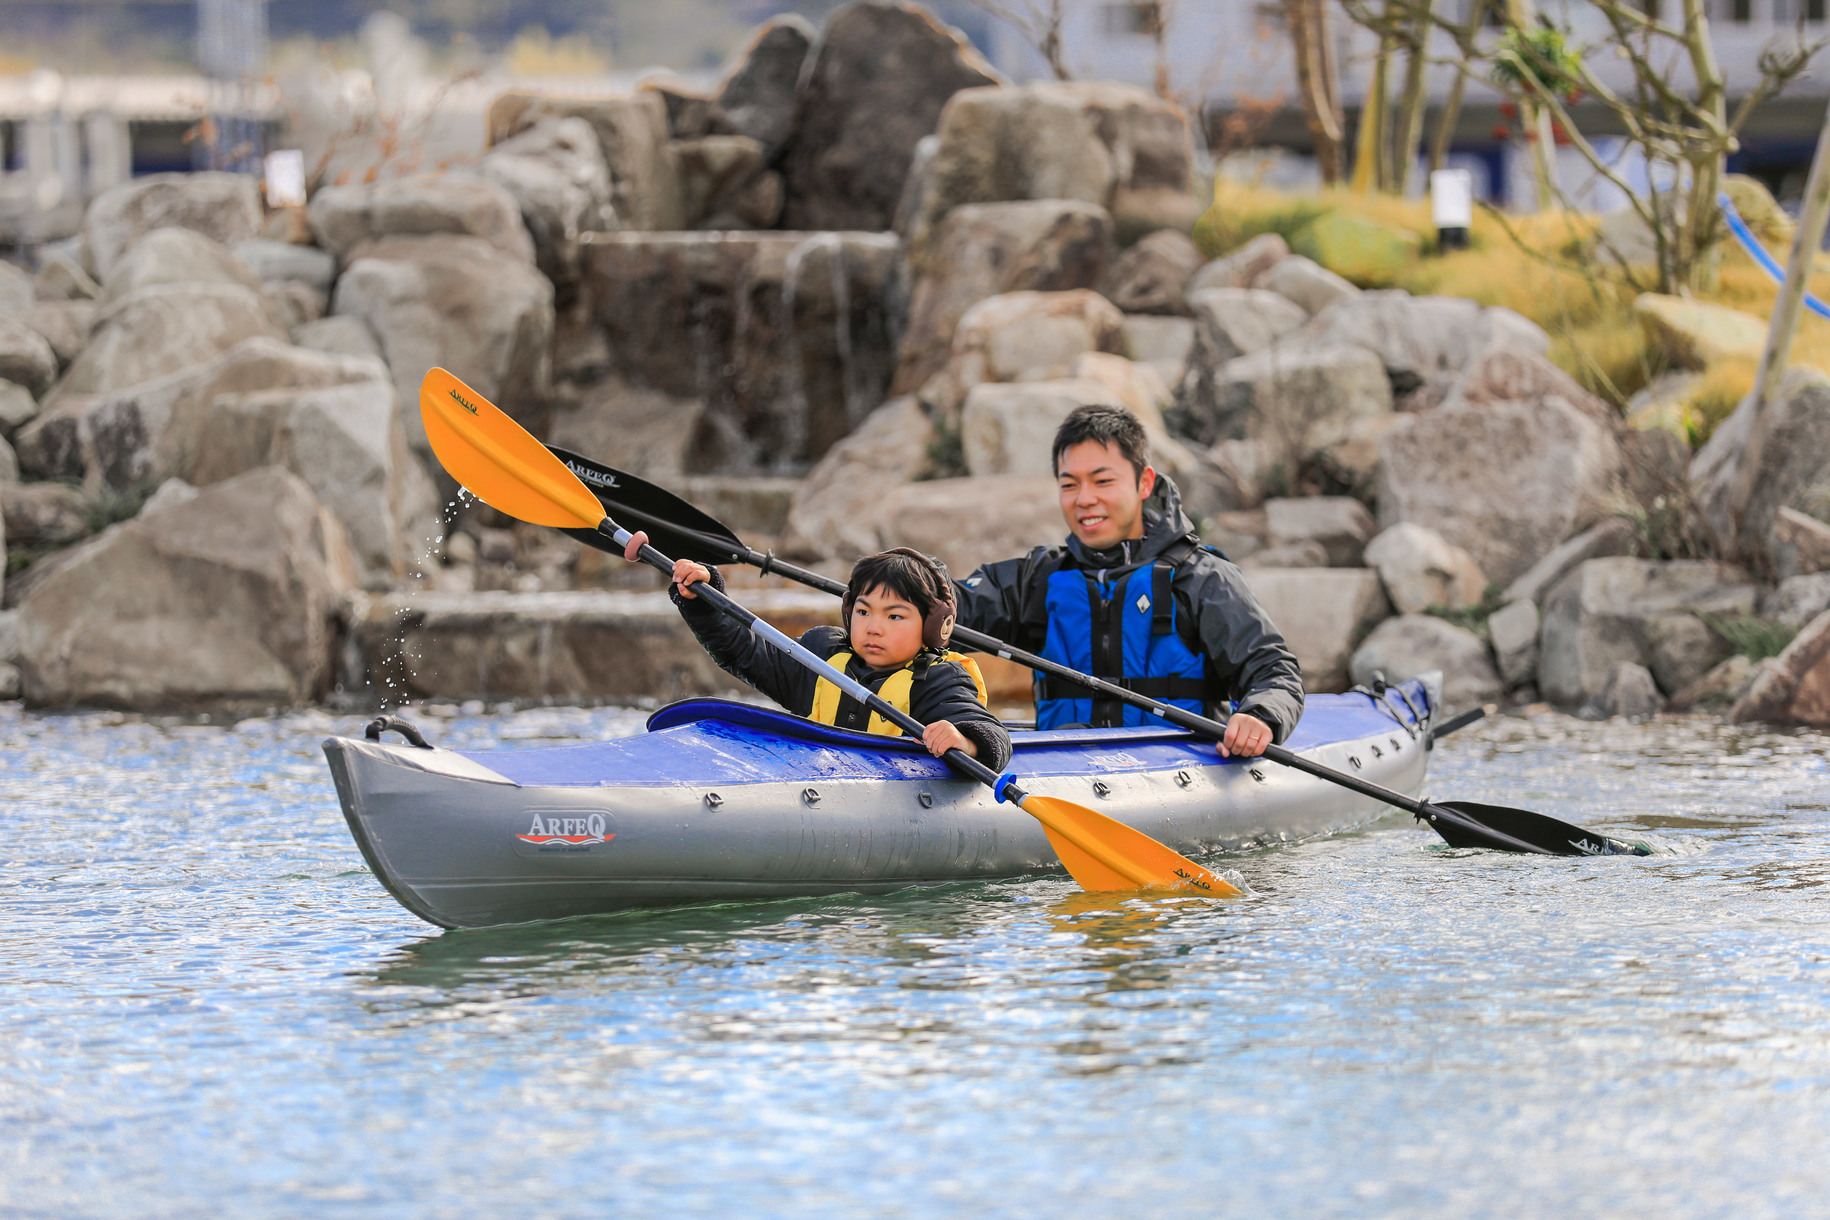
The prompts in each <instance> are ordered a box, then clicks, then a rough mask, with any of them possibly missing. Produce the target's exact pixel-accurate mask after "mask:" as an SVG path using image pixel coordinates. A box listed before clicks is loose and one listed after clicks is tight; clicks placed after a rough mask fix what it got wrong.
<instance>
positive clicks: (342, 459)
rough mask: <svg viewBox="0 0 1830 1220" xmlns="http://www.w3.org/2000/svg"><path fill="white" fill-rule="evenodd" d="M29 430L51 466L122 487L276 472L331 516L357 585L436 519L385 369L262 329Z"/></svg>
mask: <svg viewBox="0 0 1830 1220" xmlns="http://www.w3.org/2000/svg"><path fill="white" fill-rule="evenodd" d="M416 405H417V403H416ZM414 414H415V415H417V414H418V412H417V411H415V412H414ZM33 440H34V443H35V445H36V446H37V448H36V449H35V451H34V453H35V456H39V455H43V454H50V453H55V454H57V455H59V456H60V457H61V458H62V460H63V461H64V462H66V463H68V464H67V465H65V466H63V467H62V468H60V469H58V470H56V471H55V472H54V473H56V474H59V475H63V476H65V477H69V478H82V479H84V480H85V481H86V482H88V483H89V484H91V485H98V484H99V485H103V486H108V487H112V488H116V489H123V490H126V489H133V488H140V487H147V486H151V485H154V484H159V483H163V482H164V481H165V480H167V479H169V478H173V477H176V478H179V479H182V480H184V481H185V482H187V483H189V484H192V485H193V486H198V487H203V486H208V485H210V484H214V483H219V482H225V481H227V480H229V479H232V478H235V477H237V476H239V475H241V474H243V473H245V472H246V471H248V470H252V469H255V468H257V467H269V466H271V467H283V468H285V469H289V470H291V471H293V472H294V473H295V474H297V475H299V476H300V477H301V478H303V479H304V480H305V481H306V483H307V484H308V485H310V486H311V488H312V490H313V491H314V492H315V493H316V494H317V496H318V498H319V500H320V501H321V502H322V503H323V504H324V505H325V507H326V508H328V509H329V510H330V511H331V512H332V513H334V514H335V515H336V516H337V518H338V519H339V520H340V521H341V522H342V523H343V526H344V528H345V530H346V531H347V534H348V538H349V542H350V544H351V546H352V548H353V552H354V555H355V561H356V564H357V576H358V579H359V580H360V581H361V582H362V583H363V584H364V585H366V586H369V587H375V588H385V587H388V586H389V585H391V584H392V583H394V582H395V581H397V580H399V579H400V578H401V577H402V576H403V575H404V573H405V571H406V568H407V566H408V565H409V564H410V563H411V562H412V561H413V560H414V559H415V558H416V557H417V555H418V548H419V546H420V545H421V544H422V543H423V541H424V538H425V536H426V535H428V534H429V533H430V532H432V526H433V523H434V519H435V518H436V515H437V505H436V502H435V500H434V498H433V494H432V489H431V485H430V483H429V482H428V481H427V479H426V477H425V475H424V472H423V471H422V469H421V468H420V466H419V464H418V463H417V462H416V461H415V460H414V459H413V457H412V455H411V453H410V452H409V450H408V448H407V442H406V434H405V431H404V430H403V427H402V412H401V411H400V409H399V404H398V402H397V400H396V398H395V393H394V387H393V384H392V382H391V381H390V380H389V379H388V373H387V370H386V368H384V367H383V366H382V365H381V363H380V362H379V361H375V360H366V359H348V358H343V357H337V356H329V355H325V354H322V353H319V352H311V351H307V350H305V349H303V348H297V347H290V346H287V345H285V344H282V343H277V342H274V341H272V340H269V339H251V340H248V341H247V342H245V343H242V344H239V345H237V346H236V347H235V348H233V349H231V350H230V351H229V352H227V353H225V354H224V355H223V356H221V357H220V358H218V359H216V360H214V361H211V362H210V363H208V364H205V365H202V366H201V367H198V368H194V369H189V370H185V371H183V372H180V373H177V374H174V375H172V376H169V377H165V378H161V379H160V380H158V381H155V382H150V383H147V384H143V385H139V386H135V387H133V388H131V389H128V390H124V391H119V392H116V393H114V394H109V395H104V396H99V397H97V398H93V399H89V398H85V399H80V400H71V401H70V402H69V403H67V404H66V405H65V406H64V407H62V408H60V409H59V410H58V411H56V412H54V413H53V414H52V415H50V416H48V417H46V419H45V421H44V422H43V425H42V426H41V427H40V428H39V429H38V430H37V432H36V434H35V435H34V437H33ZM43 486H57V485H55V484H44V485H43Z"/></svg>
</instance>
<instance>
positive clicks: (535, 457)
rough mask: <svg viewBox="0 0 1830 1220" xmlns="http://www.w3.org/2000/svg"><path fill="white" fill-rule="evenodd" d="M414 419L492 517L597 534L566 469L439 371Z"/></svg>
mask: <svg viewBox="0 0 1830 1220" xmlns="http://www.w3.org/2000/svg"><path fill="white" fill-rule="evenodd" d="M419 414H420V418H421V419H423V420H425V422H426V439H427V440H428V441H429V442H431V445H432V452H433V453H434V454H435V455H437V457H438V460H439V464H440V465H442V466H443V467H444V468H445V470H446V471H447V472H449V473H450V475H451V477H452V478H454V479H456V480H457V481H458V482H459V483H462V484H463V485H464V486H465V488H467V489H468V490H469V491H470V494H471V495H473V496H475V497H476V498H477V499H479V500H481V501H483V503H485V504H487V505H489V506H490V507H491V508H493V509H495V510H497V511H498V512H503V513H507V514H508V515H509V516H511V517H514V518H515V519H517V520H519V521H526V522H529V523H531V524H533V525H550V526H554V527H556V528H559V529H596V528H597V523H598V522H600V521H602V520H603V519H604V509H603V506H602V505H601V504H599V503H598V502H597V497H596V496H594V495H592V494H591V491H590V489H589V488H587V487H586V486H585V485H584V484H583V483H581V482H579V481H578V476H577V475H575V474H573V473H572V472H571V471H570V470H568V469H566V464H565V463H564V462H562V461H560V460H559V459H558V458H556V457H554V456H553V455H552V453H551V452H549V451H548V450H547V447H546V446H545V445H543V444H541V443H540V442H539V441H537V440H535V439H534V437H533V434H532V433H530V432H529V431H528V430H527V429H526V428H523V427H522V426H521V425H520V424H518V423H516V422H515V421H514V420H512V419H510V418H509V417H508V416H506V415H504V414H503V413H502V410H501V408H499V407H497V406H496V405H495V404H494V403H492V402H490V401H489V399H487V398H485V397H483V396H482V395H481V394H479V393H477V392H476V391H475V390H473V389H471V388H470V387H469V386H467V385H465V384H464V383H463V382H462V381H459V380H458V379H457V378H456V377H453V376H452V375H451V374H450V373H448V372H446V371H445V370H444V369H433V370H432V371H431V372H429V373H427V374H426V379H425V380H424V381H422V382H420V383H419Z"/></svg>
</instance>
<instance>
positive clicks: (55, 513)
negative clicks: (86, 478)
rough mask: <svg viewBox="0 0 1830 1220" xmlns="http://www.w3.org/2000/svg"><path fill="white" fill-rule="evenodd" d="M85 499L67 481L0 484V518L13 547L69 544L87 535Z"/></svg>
mask: <svg viewBox="0 0 1830 1220" xmlns="http://www.w3.org/2000/svg"><path fill="white" fill-rule="evenodd" d="M88 507H89V501H88V499H87V498H86V497H85V496H84V495H83V493H82V492H80V491H78V490H77V489H76V488H74V487H71V486H70V485H69V484H67V483H10V484H7V485H5V486H0V517H3V518H5V520H6V538H7V541H8V542H10V543H11V544H12V545H14V546H24V547H37V548H47V549H48V548H53V547H60V546H68V545H69V544H70V543H72V542H76V541H78V540H79V539H82V538H86V537H88V536H89V514H88V512H87V511H86V510H87V509H88Z"/></svg>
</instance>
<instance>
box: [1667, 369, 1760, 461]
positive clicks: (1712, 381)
mask: <svg viewBox="0 0 1830 1220" xmlns="http://www.w3.org/2000/svg"><path fill="white" fill-rule="evenodd" d="M1759 365H1760V362H1759V361H1758V360H1749V359H1747V358H1745V357H1741V356H1735V357H1729V358H1726V359H1722V360H1718V361H1716V362H1715V363H1713V364H1711V365H1710V366H1709V367H1708V368H1707V369H1705V370H1704V371H1703V382H1702V384H1701V385H1699V386H1697V388H1696V389H1695V390H1693V391H1692V392H1691V394H1690V397H1689V399H1688V401H1687V402H1686V404H1685V405H1686V406H1687V407H1688V408H1689V410H1688V412H1687V413H1688V415H1689V417H1690V443H1691V444H1692V445H1701V444H1702V443H1703V442H1704V441H1706V440H1708V439H1709V434H1710V433H1712V432H1714V431H1715V430H1716V426H1717V425H1718V424H1720V423H1721V422H1722V421H1723V420H1725V419H1727V418H1728V417H1729V416H1730V415H1732V414H1734V410H1735V408H1736V407H1738V406H1740V405H1741V400H1742V399H1744V398H1746V397H1747V396H1748V394H1749V393H1750V392H1752V390H1753V388H1754V373H1755V371H1756V370H1757V369H1758V367H1759Z"/></svg>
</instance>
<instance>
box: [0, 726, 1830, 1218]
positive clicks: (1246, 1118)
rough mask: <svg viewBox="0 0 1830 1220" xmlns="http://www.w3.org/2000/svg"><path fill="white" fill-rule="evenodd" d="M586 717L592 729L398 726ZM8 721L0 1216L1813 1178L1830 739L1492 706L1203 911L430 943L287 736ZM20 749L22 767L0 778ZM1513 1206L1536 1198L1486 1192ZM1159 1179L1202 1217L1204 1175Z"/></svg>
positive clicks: (730, 912) (1661, 1206) (1247, 861)
mask: <svg viewBox="0 0 1830 1220" xmlns="http://www.w3.org/2000/svg"><path fill="white" fill-rule="evenodd" d="M434 719H436V721H437V731H436V732H435V734H434V735H435V736H436V737H437V738H438V739H439V740H441V741H443V742H447V743H452V744H468V745H473V746H477V745H484V744H488V743H491V742H495V741H500V740H503V739H506V738H509V737H518V738H523V739H527V740H530V741H531V740H540V741H542V742H546V741H554V740H568V739H571V740H580V739H588V738H589V737H592V736H601V735H605V734H608V733H614V732H624V731H633V730H634V729H636V728H639V726H640V723H641V716H640V715H639V714H632V713H627V712H613V711H608V710H601V711H578V710H575V709H553V710H549V711H543V712H539V713H526V714H523V715H517V716H510V717H504V718H497V717H485V716H468V715H451V716H444V717H437V718H434ZM353 727H354V726H353V725H349V724H342V723H339V722H337V721H335V719H334V718H326V717H315V718H314V717H302V718H291V719H284V720H278V721H257V722H250V723H248V724H245V725H239V726H234V727H232V728H228V729H213V730H207V731H195V730H193V729H190V728H184V727H181V726H169V725H161V724H155V723H148V722H144V721H135V720H133V719H131V718H117V719H106V718H91V717H66V718H27V717H21V716H19V715H17V713H16V712H14V713H8V712H6V711H4V710H0V774H4V775H6V776H10V777H15V779H14V782H12V783H0V829H3V830H4V831H5V834H4V835H3V836H0V994H4V995H5V996H6V1003H5V1004H4V1005H0V1213H4V1214H8V1215H11V1214H47V1215H50V1214H56V1215H66V1214H71V1215H80V1214H89V1215H107V1214H123V1213H129V1212H132V1213H142V1214H157V1215H164V1214H170V1215H174V1216H176V1215H202V1214H211V1215H216V1214H301V1215H303V1214H310V1215H318V1214H326V1215H362V1216H368V1215H374V1216H388V1217H394V1216H411V1215H460V1214H496V1213H498V1212H500V1213H512V1214H524V1213H529V1214H540V1215H562V1216H569V1215H580V1216H584V1215H601V1214H615V1215H629V1216H646V1215H655V1216H659V1215H674V1214H679V1213H681V1212H687V1213H697V1212H701V1211H713V1210H718V1211H736V1212H740V1213H742V1214H746V1215H748V1214H757V1215H782V1214H790V1213H792V1214H796V1215H835V1216H837V1215H860V1214H868V1215H885V1216H912V1217H927V1216H953V1215H959V1214H962V1213H977V1214H986V1213H994V1214H1000V1215H1002V1214H1011V1215H1037V1216H1042V1215H1047V1216H1054V1215H1062V1216H1067V1215H1080V1214H1086V1213H1088V1212H1096V1213H1105V1214H1113V1215H1131V1214H1154V1213H1155V1212H1158V1211H1161V1210H1164V1207H1163V1197H1162V1189H1163V1184H1164V1182H1166V1181H1172V1182H1174V1183H1175V1185H1176V1189H1177V1192H1178V1193H1177V1198H1178V1199H1179V1200H1182V1201H1186V1200H1191V1199H1192V1200H1200V1201H1203V1202H1205V1201H1208V1200H1223V1201H1225V1205H1226V1206H1228V1207H1247V1206H1249V1207H1251V1208H1253V1209H1255V1210H1259V1211H1264V1212H1267V1213H1270V1214H1277V1215H1305V1216H1306V1215H1364V1214H1388V1215H1403V1216H1413V1215H1444V1216H1460V1215H1471V1214H1512V1213H1517V1212H1519V1211H1521V1210H1524V1211H1533V1212H1537V1213H1541V1214H1566V1213H1567V1214H1622V1215H1626V1214H1648V1213H1653V1214H1659V1215H1719V1214H1726V1213H1728V1212H1730V1211H1746V1212H1752V1213H1754V1214H1798V1213H1802V1212H1808V1211H1811V1210H1813V1209H1814V1208H1816V1207H1817V1203H1818V1201H1819V1200H1821V1198H1822V1197H1823V1195H1824V1193H1825V1191H1827V1190H1830V922H1827V921H1826V920H1825V918H1824V915H1823V909H1822V896H1821V895H1819V894H1817V893H1816V892H1815V891H1816V890H1817V889H1819V888H1821V886H1822V884H1823V882H1824V881H1825V879H1826V878H1827V877H1830V853H1827V852H1826V851H1825V850H1824V849H1823V848H1822V846H1821V845H1822V843H1823V842H1825V835H1826V832H1830V808H1827V807H1826V800H1825V793H1826V792H1827V791H1830V769H1827V768H1826V765H1825V753H1826V740H1825V739H1824V738H1823V737H1822V736H1821V735H1812V734H1758V733H1749V732H1746V731H1744V730H1725V729H1722V728H1720V727H1719V726H1710V725H1707V724H1704V723H1700V722H1661V723H1655V724H1652V725H1648V726H1626V725H1612V724H1601V725H1592V724H1582V723H1578V722H1573V721H1567V720H1562V719H1555V718H1525V719H1509V720H1501V721H1499V722H1497V723H1493V724H1490V725H1487V726H1484V727H1482V728H1480V729H1476V730H1470V731H1469V732H1468V733H1466V734H1464V735H1462V736H1460V737H1457V738H1455V739H1452V740H1451V741H1450V742H1448V743H1446V744H1445V745H1444V746H1443V747H1442V748H1440V749H1439V750H1438V751H1437V753H1436V756H1435V758H1434V761H1433V767H1434V774H1433V777H1432V781H1431V784H1430V788H1431V794H1432V795H1435V796H1439V797H1443V796H1453V797H1460V798H1464V799H1469V800H1492V801H1496V802H1499V803H1506V804H1518V805H1527V806H1530V807H1534V808H1542V809H1543V810H1544V812H1546V813H1548V814H1550V815H1552V816H1555V817H1561V818H1566V819H1568V820H1571V821H1577V822H1581V823H1584V824H1588V823H1591V822H1592V823H1593V824H1595V825H1597V827H1598V828H1604V829H1606V830H1608V831H1609V832H1610V833H1617V834H1632V833H1639V834H1643V833H1646V832H1648V831H1650V832H1653V833H1655V834H1656V836H1657V837H1658V838H1659V839H1661V840H1662V841H1664V842H1666V843H1667V844H1669V845H1670V846H1672V847H1673V849H1674V854H1671V855H1667V856H1660V857H1652V858H1647V859H1639V860H1634V859H1627V858H1616V857H1609V858H1603V859H1593V860H1580V859H1576V860H1572V859H1554V860H1553V859H1520V858H1516V857H1506V856H1500V855H1497V854H1495V853H1490V852H1478V851H1455V850H1452V849H1448V848H1446V847H1444V846H1442V845H1441V844H1440V843H1439V841H1438V840H1436V838H1435V837H1434V836H1433V835H1431V834H1430V833H1429V832H1427V831H1425V830H1422V829H1420V828H1418V827H1416V826H1415V825H1414V824H1413V823H1412V822H1411V821H1410V820H1409V819H1407V818H1403V817H1391V818H1388V819H1386V820H1385V821H1383V822H1381V823H1379V824H1377V825H1375V826H1373V827H1371V828H1369V829H1368V830H1366V831H1364V832H1362V833H1358V834H1355V835H1350V836H1342V837H1339V838H1335V839H1330V840H1325V841H1321V842H1316V843H1309V844H1303V845H1300V846H1295V847H1287V848H1279V849H1275V850H1264V851H1258V852H1253V853H1248V854H1245V855H1242V856H1236V857H1230V858H1227V859H1226V860H1224V861H1223V862H1222V863H1224V864H1225V865H1227V866H1229V867H1238V868H1239V869H1240V870H1241V871H1243V872H1244V873H1245V874H1246V876H1247V877H1248V878H1249V879H1250V881H1251V883H1252V885H1253V887H1254V889H1255V890H1256V891H1257V892H1256V893H1255V894H1254V895H1253V896H1251V897H1249V898H1247V899H1245V900H1242V901H1237V902H1212V901H1209V900H1204V899H1190V898H1181V897H1174V898H1170V897H1165V898H1140V897H1136V896H1121V897H1117V898H1114V897H1112V896H1102V895H1087V894H1083V893H1080V892H1078V891H1076V890H1074V889H1073V887H1072V886H1071V885H1070V884H1068V883H1067V882H1065V881H1062V880H1059V879H1054V878H1034V879H1027V880H1017V881H1012V882H1001V883H996V884H989V885H949V886H941V887H936V888H933V889H926V890H915V891H906V892H904V893H900V894H893V895H887V896H877V897H864V896H850V897H838V898H831V899H822V900H818V901H806V900H787V901H781V902H771V903H750V904H733V905H706V906H697V907H685V908H676V909H672V910H651V911H639V912H629V913H626V914H622V915H617V916H600V917H594V918H590V919H579V920H572V921H566V922H561V923H553V924H546V925H537V926H526V927H514V928H499V929H489V930H483V931H467V932H454V933H443V934H436V933H432V932H431V931H429V930H428V929H425V928H424V927H423V926H421V925H420V924H418V923H417V922H416V921H414V920H413V919H412V918H411V917H410V916H408V915H406V914H405V913H404V912H403V911H402V910H400V908H399V907H398V906H397V905H396V904H395V903H394V902H393V900H392V899H391V898H389V897H388V896H387V894H386V893H385V891H383V890H382V889H381V887H380V886H379V885H377V884H376V883H375V881H374V879H373V878H372V877H370V876H369V875H368V874H367V873H366V872H365V871H364V870H363V869H362V868H361V861H360V857H359V856H358V854H357V853H356V851H355V850H354V848H353V846H352V845H351V844H350V842H349V839H348V836H347V833H346V832H345V830H344V828H343V826H342V822H341V817H340V815H339V814H338V811H337V808H336V804H335V798H334V796H333V795H332V794H331V792H330V790H329V785H328V783H327V782H326V781H325V777H324V775H323V769H322V762H321V760H320V759H319V758H318V756H317V753H316V739H317V738H318V737H319V736H321V735H322V734H323V733H324V732H327V731H332V730H337V729H341V730H343V731H348V730H350V729H351V728H353ZM19 776H29V777H30V778H29V780H27V781H25V782H19V781H18V780H17V778H16V777H19ZM1521 1200H1529V1201H1530V1202H1529V1203H1528V1204H1522V1203H1521ZM1197 1206H1199V1205H1197Z"/></svg>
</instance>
